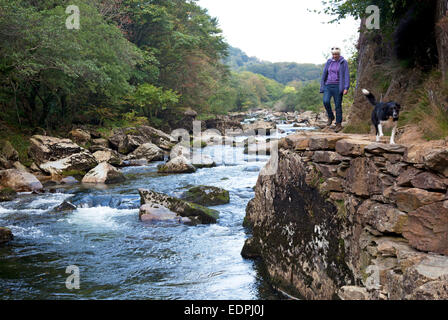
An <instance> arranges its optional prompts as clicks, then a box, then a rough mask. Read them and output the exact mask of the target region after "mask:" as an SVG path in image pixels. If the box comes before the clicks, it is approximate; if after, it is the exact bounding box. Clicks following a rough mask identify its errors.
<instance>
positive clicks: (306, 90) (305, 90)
mask: <svg viewBox="0 0 448 320" xmlns="http://www.w3.org/2000/svg"><path fill="white" fill-rule="evenodd" d="M321 106H322V94H320V83H319V82H317V81H312V82H309V83H306V84H304V85H303V86H301V87H300V88H299V90H298V91H297V105H296V110H298V111H307V110H310V111H314V112H319V111H320V108H321Z"/></svg>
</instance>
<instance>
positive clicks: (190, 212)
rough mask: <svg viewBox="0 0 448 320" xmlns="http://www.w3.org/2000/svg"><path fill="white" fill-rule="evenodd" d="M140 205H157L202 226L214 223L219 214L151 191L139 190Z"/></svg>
mask: <svg viewBox="0 0 448 320" xmlns="http://www.w3.org/2000/svg"><path fill="white" fill-rule="evenodd" d="M138 192H139V194H140V201H141V205H144V204H152V205H154V204H157V205H160V206H163V207H166V208H167V209H169V210H171V211H173V212H176V213H177V214H178V215H179V216H181V217H187V218H190V219H192V220H197V221H199V222H200V223H202V224H210V223H216V221H217V219H218V217H219V212H218V211H216V210H213V209H209V208H206V207H203V206H201V205H199V204H195V203H191V202H188V201H184V200H181V199H178V198H175V197H170V196H168V195H165V194H162V193H158V192H154V191H152V190H145V189H139V190H138Z"/></svg>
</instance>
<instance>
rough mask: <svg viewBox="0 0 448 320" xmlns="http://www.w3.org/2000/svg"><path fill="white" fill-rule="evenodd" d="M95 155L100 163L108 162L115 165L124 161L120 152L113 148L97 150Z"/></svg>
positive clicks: (119, 164)
mask: <svg viewBox="0 0 448 320" xmlns="http://www.w3.org/2000/svg"><path fill="white" fill-rule="evenodd" d="M93 156H94V157H95V159H96V161H97V162H98V163H101V162H107V163H110V164H111V165H114V166H121V163H122V161H121V159H120V155H119V154H118V152H117V151H115V150H112V149H104V150H100V151H96V152H95V153H94V154H93Z"/></svg>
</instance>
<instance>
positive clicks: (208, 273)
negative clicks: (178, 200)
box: [0, 125, 297, 300]
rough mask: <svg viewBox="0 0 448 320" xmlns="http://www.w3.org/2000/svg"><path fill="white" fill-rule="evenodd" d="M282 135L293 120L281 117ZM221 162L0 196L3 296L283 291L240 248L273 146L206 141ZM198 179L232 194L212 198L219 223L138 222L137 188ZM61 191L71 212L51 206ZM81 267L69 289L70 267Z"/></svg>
mask: <svg viewBox="0 0 448 320" xmlns="http://www.w3.org/2000/svg"><path fill="white" fill-rule="evenodd" d="M278 127H279V128H282V129H283V130H285V134H283V135H279V136H284V135H286V134H289V133H291V132H293V131H294V130H297V129H295V128H292V127H291V125H279V126H278ZM202 152H204V153H205V154H208V155H211V156H212V158H214V160H215V162H216V163H217V164H218V166H217V167H215V168H204V169H199V170H198V171H197V172H195V173H192V174H179V175H159V174H158V173H157V165H158V164H159V163H151V164H150V165H148V166H142V167H128V168H123V169H122V172H123V173H124V174H125V176H126V177H127V178H128V179H127V181H126V182H125V183H121V184H118V185H110V186H107V187H96V188H93V187H86V186H83V185H76V186H71V187H56V188H55V189H53V191H52V192H47V193H45V194H41V195H33V194H26V193H24V194H20V196H19V197H18V198H17V199H16V200H14V201H11V202H4V203H0V226H5V227H8V228H10V229H11V230H12V232H13V234H14V236H15V238H14V240H13V241H11V242H10V243H8V244H7V245H0V299H195V300H196V299H278V298H281V297H280V296H279V295H278V294H277V293H275V292H274V291H273V290H272V289H271V287H270V286H269V283H268V282H267V281H266V279H265V277H264V276H263V267H262V265H261V263H259V262H254V261H250V260H245V259H243V258H242V257H241V255H240V252H241V249H242V247H243V244H244V241H245V239H246V238H247V234H246V231H245V229H244V228H243V227H242V222H243V219H244V216H245V208H246V205H247V203H248V201H249V200H250V199H251V198H253V197H254V191H253V187H254V185H255V184H256V181H257V178H258V174H259V170H260V168H262V167H263V166H264V164H265V163H266V161H267V160H268V157H267V156H258V157H257V156H247V155H245V156H243V148H233V147H229V146H209V147H206V148H204V149H202ZM196 185H210V186H216V187H221V188H224V189H226V190H229V192H230V203H229V204H227V205H222V206H217V207H213V208H214V209H216V210H218V211H219V212H220V218H219V220H218V223H217V224H212V225H199V226H195V227H191V226H187V225H184V224H179V223H175V222H159V223H151V224H147V223H142V222H140V221H139V219H138V211H139V209H138V208H139V206H140V197H139V195H138V191H137V190H138V188H147V189H152V190H154V191H158V192H162V193H166V194H169V195H173V196H180V195H181V194H182V192H184V191H185V190H186V188H188V187H190V186H196ZM64 200H68V201H70V202H72V203H73V204H75V205H76V206H77V209H76V210H75V211H73V212H70V213H62V214H61V213H56V212H54V211H53V208H55V207H56V206H58V205H59V204H60V203H62V202H63V201H64ZM70 265H76V266H78V267H79V270H80V288H79V289H73V290H69V289H67V288H66V286H65V281H66V279H67V277H68V276H69V275H70V274H66V268H67V267H68V266H70Z"/></svg>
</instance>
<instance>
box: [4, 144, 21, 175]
mask: <svg viewBox="0 0 448 320" xmlns="http://www.w3.org/2000/svg"><path fill="white" fill-rule="evenodd" d="M18 160H19V153H18V152H17V151H16V150H15V149H14V147H13V146H12V145H11V143H10V142H9V141H8V140H3V141H0V168H2V169H12V168H13V163H14V162H16V161H18Z"/></svg>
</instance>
